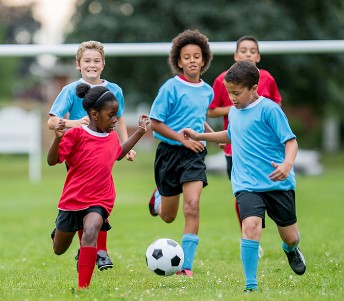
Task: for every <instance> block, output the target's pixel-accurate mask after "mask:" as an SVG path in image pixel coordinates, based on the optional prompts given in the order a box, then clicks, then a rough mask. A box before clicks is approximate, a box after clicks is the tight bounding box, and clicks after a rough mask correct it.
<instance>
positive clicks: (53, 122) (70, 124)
mask: <svg viewBox="0 0 344 301" xmlns="http://www.w3.org/2000/svg"><path fill="white" fill-rule="evenodd" d="M61 119H62V118H60V117H57V116H50V118H49V119H48V122H47V124H48V128H49V129H50V130H55V127H56V126H57V125H58V124H59V122H60V120H61ZM62 120H63V121H64V123H65V125H66V128H74V127H77V126H82V125H88V124H89V122H90V118H89V117H88V116H85V117H82V118H80V119H78V120H70V119H62Z"/></svg>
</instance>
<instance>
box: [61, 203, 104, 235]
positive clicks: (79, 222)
mask: <svg viewBox="0 0 344 301" xmlns="http://www.w3.org/2000/svg"><path fill="white" fill-rule="evenodd" d="M90 212H97V213H99V214H100V215H101V216H102V217H103V220H104V223H103V225H102V227H101V228H100V230H101V231H109V230H110V229H111V226H110V224H109V223H108V221H107V217H108V214H107V211H106V210H105V209H104V208H103V207H101V206H92V207H89V208H87V209H84V210H80V211H64V210H59V213H58V215H57V218H56V222H55V223H56V228H57V229H59V230H60V231H62V232H76V231H79V230H82V229H83V219H84V217H85V216H86V215H87V214H88V213H90Z"/></svg>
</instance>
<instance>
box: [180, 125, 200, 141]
mask: <svg viewBox="0 0 344 301" xmlns="http://www.w3.org/2000/svg"><path fill="white" fill-rule="evenodd" d="M180 134H181V135H182V136H183V138H184V139H185V140H189V139H193V140H197V139H196V136H197V133H196V132H195V131H194V130H193V129H190V128H184V129H182V130H181V131H180Z"/></svg>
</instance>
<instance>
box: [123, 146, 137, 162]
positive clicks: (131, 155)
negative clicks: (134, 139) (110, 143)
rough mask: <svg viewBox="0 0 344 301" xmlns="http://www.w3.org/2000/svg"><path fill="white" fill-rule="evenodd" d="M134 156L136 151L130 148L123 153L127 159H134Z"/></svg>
mask: <svg viewBox="0 0 344 301" xmlns="http://www.w3.org/2000/svg"><path fill="white" fill-rule="evenodd" d="M135 157H136V152H135V151H134V150H133V149H131V150H130V151H129V152H128V153H127V154H126V155H125V158H126V159H127V160H128V161H134V159H135Z"/></svg>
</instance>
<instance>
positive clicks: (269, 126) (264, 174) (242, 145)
mask: <svg viewBox="0 0 344 301" xmlns="http://www.w3.org/2000/svg"><path fill="white" fill-rule="evenodd" d="M228 118H229V125H228V130H227V132H228V137H229V138H230V139H231V142H232V150H233V157H232V158H233V168H232V179H231V182H232V187H233V193H234V194H235V193H237V192H239V191H258V192H259V191H271V190H290V189H295V173H294V170H293V169H291V171H290V173H289V175H288V177H287V179H286V180H284V181H271V180H270V179H269V174H270V173H272V172H273V171H274V170H275V168H274V167H273V166H272V165H271V162H272V161H274V162H275V163H277V164H278V163H282V162H283V161H284V158H285V143H286V142H287V141H288V140H290V139H293V138H295V137H296V136H295V135H294V134H293V132H292V130H291V128H290V126H289V123H288V120H287V117H286V116H285V114H284V112H283V111H282V109H281V107H280V106H279V105H278V104H276V103H274V102H273V101H271V100H269V99H267V98H264V97H262V96H261V97H259V98H258V99H257V100H256V101H255V102H254V103H252V104H250V105H249V106H247V107H246V108H244V109H236V108H235V107H232V108H231V110H230V112H229V114H228Z"/></svg>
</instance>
